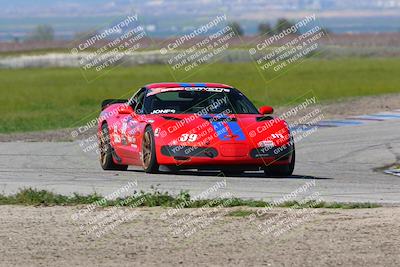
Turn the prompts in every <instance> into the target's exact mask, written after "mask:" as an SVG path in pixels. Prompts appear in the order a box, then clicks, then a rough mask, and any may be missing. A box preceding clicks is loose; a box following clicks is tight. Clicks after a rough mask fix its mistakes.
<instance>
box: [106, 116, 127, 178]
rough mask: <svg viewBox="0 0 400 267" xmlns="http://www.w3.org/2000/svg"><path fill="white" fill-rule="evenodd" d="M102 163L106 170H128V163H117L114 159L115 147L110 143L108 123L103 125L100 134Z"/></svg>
mask: <svg viewBox="0 0 400 267" xmlns="http://www.w3.org/2000/svg"><path fill="white" fill-rule="evenodd" d="M99 148H100V165H101V167H102V168H103V170H106V171H126V170H127V169H128V165H120V164H116V163H115V162H114V159H113V150H114V149H113V147H112V146H111V144H110V134H109V132H108V126H107V123H104V124H103V125H102V126H101V136H100V143H99Z"/></svg>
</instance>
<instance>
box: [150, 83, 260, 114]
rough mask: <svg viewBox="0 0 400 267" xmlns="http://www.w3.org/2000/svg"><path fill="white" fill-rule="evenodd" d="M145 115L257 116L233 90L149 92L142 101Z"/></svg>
mask: <svg viewBox="0 0 400 267" xmlns="http://www.w3.org/2000/svg"><path fill="white" fill-rule="evenodd" d="M143 113H145V114H171V113H172V114H185V113H186V114H187V113H202V114H219V113H233V114H258V111H257V108H256V107H255V106H254V105H253V104H252V103H251V102H250V100H248V99H247V98H246V97H245V96H244V95H243V94H242V93H240V92H239V91H237V90H234V89H220V88H214V91H213V90H211V88H208V89H203V90H199V91H194V90H190V89H184V88H181V89H176V90H174V89H168V91H166V92H159V93H152V92H151V91H150V93H149V94H147V97H146V98H145V101H144V110H143Z"/></svg>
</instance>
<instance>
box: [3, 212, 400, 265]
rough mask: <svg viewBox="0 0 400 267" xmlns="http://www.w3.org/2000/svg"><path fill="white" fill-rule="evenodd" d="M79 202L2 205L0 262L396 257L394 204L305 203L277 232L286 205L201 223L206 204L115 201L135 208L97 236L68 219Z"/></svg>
mask: <svg viewBox="0 0 400 267" xmlns="http://www.w3.org/2000/svg"><path fill="white" fill-rule="evenodd" d="M78 209H79V208H78V207H25V206H0V218H1V224H2V227H1V228H0V238H1V242H0V255H2V256H1V262H0V265H1V266H10V265H19V266H39V265H40V266H48V265H54V263H56V265H57V266H71V265H72V266H75V265H76V266H127V265H129V266H158V265H167V266H171V265H186V266H193V265H203V266H206V265H207V266H210V265H212V266H231V265H238V266H337V265H344V266H363V267H365V266H399V265H400V256H399V253H398V248H399V246H400V220H399V219H398V218H400V208H399V207H384V208H376V209H357V210H340V209H335V210H332V209H330V210H327V209H314V210H306V214H308V213H309V214H310V216H309V217H307V219H306V220H304V221H302V222H301V223H298V224H296V225H295V224H293V222H294V221H293V220H292V221H291V223H292V227H291V228H290V229H288V230H287V231H286V232H284V233H282V234H280V235H274V234H272V232H270V233H268V232H265V230H266V229H267V228H265V225H266V224H268V223H267V222H268V221H267V220H268V219H270V220H272V219H273V218H278V217H277V216H280V215H281V214H288V213H290V212H293V211H291V210H289V209H272V210H269V211H267V212H265V213H264V214H260V215H259V216H256V217H255V219H254V220H253V221H250V220H249V218H248V217H232V216H227V215H226V214H227V213H230V212H231V211H232V210H238V209H240V210H242V211H243V210H251V211H255V210H254V209H250V208H231V209H220V210H218V211H216V212H215V213H212V216H211V218H213V220H209V221H208V223H207V224H206V223H204V222H205V219H204V217H203V215H204V214H205V213H207V210H202V211H201V212H199V213H197V215H193V214H192V215H193V216H192V217H191V219H193V220H194V223H188V220H187V219H185V218H187V215H188V214H191V213H193V211H195V210H194V209H184V210H183V211H179V213H178V214H175V215H173V216H172V217H167V219H165V217H163V215H162V214H165V212H167V211H168V210H166V209H164V208H140V209H137V208H136V209H131V208H119V209H118V212H122V213H123V214H129V213H130V212H131V213H132V214H135V216H133V217H132V219H131V220H127V221H125V222H123V223H122V224H120V225H117V226H116V227H115V228H114V229H113V230H112V231H111V232H108V233H105V234H104V235H103V236H101V237H96V236H95V235H94V234H90V235H86V234H85V233H84V232H82V231H81V230H80V229H79V225H80V223H78V221H73V220H72V219H71V215H72V214H74V213H76V212H77V211H78ZM104 211H105V210H104V209H98V210H95V211H94V212H92V215H93V216H97V215H100V214H101V213H102V212H104ZM311 212H312V213H311ZM207 214H208V213H207ZM210 214H211V213H210ZM168 218H169V219H168ZM183 222H186V223H187V224H188V225H191V227H189V228H187V229H186V230H185V231H186V232H188V231H190V229H196V230H195V231H194V232H193V233H192V235H190V236H189V237H184V235H183V234H181V233H176V232H175V233H174V232H173V231H175V230H176V225H177V224H179V223H183ZM201 223H202V227H199V224H201ZM275 225H276V223H275ZM287 225H289V224H288V223H287V224H285V226H286V227H287ZM281 228H282V229H283V228H284V227H283V226H282V227H281ZM260 229H261V230H264V233H263V232H262V231H261V230H260Z"/></svg>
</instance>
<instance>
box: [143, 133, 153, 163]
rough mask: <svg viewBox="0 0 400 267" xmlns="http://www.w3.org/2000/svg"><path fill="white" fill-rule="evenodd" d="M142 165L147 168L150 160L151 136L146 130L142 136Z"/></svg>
mask: <svg viewBox="0 0 400 267" xmlns="http://www.w3.org/2000/svg"><path fill="white" fill-rule="evenodd" d="M142 147H143V166H144V167H145V168H148V167H149V165H150V162H151V136H150V133H149V132H146V133H145V134H144V137H143V145H142Z"/></svg>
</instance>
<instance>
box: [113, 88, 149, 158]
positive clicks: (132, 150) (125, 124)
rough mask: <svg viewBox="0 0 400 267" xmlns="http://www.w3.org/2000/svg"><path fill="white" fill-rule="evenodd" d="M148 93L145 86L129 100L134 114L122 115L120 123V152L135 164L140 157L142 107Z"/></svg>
mask: <svg viewBox="0 0 400 267" xmlns="http://www.w3.org/2000/svg"><path fill="white" fill-rule="evenodd" d="M145 93H146V89H145V88H141V89H139V91H138V92H137V93H136V94H135V95H134V96H133V97H132V98H131V99H130V100H129V104H130V105H131V107H132V109H133V111H134V112H133V113H132V114H126V115H123V117H120V122H121V123H120V125H119V126H118V132H119V135H120V136H121V143H120V153H121V156H124V157H125V158H128V159H130V161H133V162H135V164H136V163H137V162H138V161H139V159H140V153H139V152H140V150H139V146H138V140H140V127H139V126H140V121H141V120H142V116H141V115H140V113H141V108H142V106H143V101H144V96H145Z"/></svg>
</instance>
